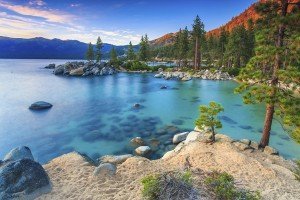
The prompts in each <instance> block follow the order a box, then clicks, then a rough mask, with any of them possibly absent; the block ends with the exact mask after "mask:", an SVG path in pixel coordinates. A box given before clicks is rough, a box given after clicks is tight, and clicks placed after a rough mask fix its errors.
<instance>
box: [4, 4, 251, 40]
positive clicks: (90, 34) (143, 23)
mask: <svg viewBox="0 0 300 200" xmlns="http://www.w3.org/2000/svg"><path fill="white" fill-rule="evenodd" d="M254 2H256V0H240V1H238V0H214V1H209V0H173V1H169V0H168V1H166V0H160V1H159V0H123V1H118V0H0V35H1V36H8V37H21V38H32V37H46V38H50V39H52V38H60V39H76V40H79V41H83V42H95V40H96V38H97V36H98V35H99V36H100V37H101V38H102V40H103V41H104V42H106V43H111V44H116V45H121V44H128V43H129V41H132V42H133V43H134V44H137V43H138V42H139V40H140V37H141V35H143V34H145V33H147V34H148V36H149V38H150V39H155V38H157V37H160V36H162V35H164V34H166V33H170V32H175V31H177V30H178V29H179V28H180V27H182V28H184V27H185V26H188V28H190V27H191V24H192V22H193V19H194V18H195V16H196V15H197V14H198V15H199V16H200V18H201V19H202V21H203V22H204V24H205V29H206V30H207V31H208V30H211V29H214V28H217V27H219V26H220V25H222V24H224V23H226V22H227V21H229V20H230V19H231V18H232V17H234V16H236V15H238V14H239V13H241V12H242V11H244V10H245V9H246V8H248V7H249V6H250V5H251V4H252V3H254Z"/></svg>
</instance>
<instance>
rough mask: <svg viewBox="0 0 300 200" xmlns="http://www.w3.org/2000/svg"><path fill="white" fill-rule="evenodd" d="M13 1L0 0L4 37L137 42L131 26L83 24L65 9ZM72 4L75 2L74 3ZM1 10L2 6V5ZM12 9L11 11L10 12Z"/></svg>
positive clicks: (122, 42)
mask: <svg viewBox="0 0 300 200" xmlns="http://www.w3.org/2000/svg"><path fill="white" fill-rule="evenodd" d="M35 3H36V4H34V5H33V4H32V5H28V4H27V6H26V5H15V4H12V3H7V2H4V1H2V0H0V9H1V7H2V8H4V10H5V9H6V10H8V11H7V12H6V11H3V12H1V10H0V34H1V36H7V37H22V38H33V37H45V38H49V39H52V38H54V37H55V38H59V39H66V40H67V39H73V40H79V41H83V42H87V43H88V42H92V43H95V42H96V39H97V37H98V36H100V37H101V38H102V40H103V42H106V43H111V44H116V45H124V44H128V43H129V41H132V42H133V43H135V44H136V43H138V42H139V40H140V37H141V35H139V34H136V33H135V32H133V31H131V30H106V29H103V28H96V27H90V26H84V25H83V24H84V23H80V19H79V18H75V17H73V16H72V15H71V14H69V13H67V12H60V11H58V10H50V9H48V8H46V7H43V6H44V5H45V4H43V6H42V7H41V6H40V5H42V3H41V2H40V5H38V4H37V2H35ZM74 7H75V6H74ZM2 10H3V9H2ZM11 11H13V12H11Z"/></svg>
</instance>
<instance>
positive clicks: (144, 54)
mask: <svg viewBox="0 0 300 200" xmlns="http://www.w3.org/2000/svg"><path fill="white" fill-rule="evenodd" d="M149 57H150V47H149V40H148V36H147V34H146V35H145V37H144V36H142V38H141V42H140V50H139V59H140V60H141V61H148V59H149Z"/></svg>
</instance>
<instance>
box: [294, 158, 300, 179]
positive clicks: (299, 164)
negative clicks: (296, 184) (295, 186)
mask: <svg viewBox="0 0 300 200" xmlns="http://www.w3.org/2000/svg"><path fill="white" fill-rule="evenodd" d="M294 175H295V178H296V180H297V181H300V160H296V169H295V170H294Z"/></svg>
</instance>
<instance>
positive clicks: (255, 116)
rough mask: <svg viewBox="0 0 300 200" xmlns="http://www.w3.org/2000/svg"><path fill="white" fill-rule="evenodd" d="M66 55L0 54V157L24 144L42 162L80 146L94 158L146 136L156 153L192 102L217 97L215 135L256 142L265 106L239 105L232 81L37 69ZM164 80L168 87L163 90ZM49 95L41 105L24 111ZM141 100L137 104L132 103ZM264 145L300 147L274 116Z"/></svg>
mask: <svg viewBox="0 0 300 200" xmlns="http://www.w3.org/2000/svg"><path fill="white" fill-rule="evenodd" d="M65 62H66V61H65V60H0V98H1V101H0V147H1V151H0V158H3V156H4V155H5V154H6V153H7V152H8V151H9V150H11V149H12V148H14V147H17V146H20V145H26V146H28V147H30V148H31V150H32V152H33V155H34V157H35V158H36V159H37V160H38V161H39V162H42V163H45V162H47V161H49V160H50V159H52V158H54V157H57V156H59V155H62V154H64V153H68V152H71V151H79V152H81V153H85V154H87V155H89V156H91V157H92V158H94V159H96V158H98V157H99V156H101V155H106V154H123V153H132V152H133V150H134V148H133V147H132V146H131V145H130V142H129V141H130V139H132V138H133V137H136V136H140V137H142V138H144V139H145V140H146V141H147V142H148V143H149V144H151V146H152V148H153V149H154V150H155V152H154V153H153V154H152V156H151V158H153V159H155V158H159V157H161V156H162V155H163V153H164V152H165V151H168V150H170V149H172V148H174V146H173V145H172V144H171V139H172V136H173V134H175V133H178V132H180V131H185V130H191V129H193V128H194V121H195V119H196V118H197V116H198V114H199V113H198V106H199V105H201V104H207V103H209V102H210V101H216V102H219V103H221V104H222V105H223V106H224V108H225V112H223V113H221V120H222V123H223V128H222V129H220V130H218V132H220V133H224V134H227V135H229V136H231V137H232V138H235V139H242V138H248V139H251V140H256V141H259V139H260V136H261V129H262V126H263V120H264V106H263V105H255V106H253V105H250V106H249V105H247V106H246V105H243V103H242V99H241V97H240V96H239V95H235V94H234V93H233V90H234V88H235V87H236V86H237V83H235V82H233V81H208V80H192V81H189V82H180V81H176V80H169V81H167V80H163V79H156V78H154V77H153V74H126V73H120V74H117V75H113V76H104V77H63V76H55V75H53V74H52V70H49V69H44V68H43V67H44V66H46V65H48V64H49V63H55V64H60V63H65ZM164 85H166V86H167V87H168V89H165V90H162V89H160V87H161V86H164ZM40 100H42V101H47V102H49V103H51V104H53V107H52V108H51V109H49V110H46V111H39V112H37V111H31V110H29V109H28V107H29V106H30V104H31V103H33V102H35V101H40ZM135 103H139V104H140V105H141V106H140V108H138V109H136V108H133V105H134V104H135ZM270 145H271V146H273V147H275V148H277V149H278V150H279V152H280V154H281V155H282V156H284V157H285V158H288V159H292V158H298V159H299V158H300V145H299V144H296V143H295V142H294V141H292V140H291V139H290V137H289V136H288V135H287V134H285V133H284V131H283V129H282V128H281V126H280V124H279V123H278V122H276V121H274V124H273V127H272V136H271V141H270Z"/></svg>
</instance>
